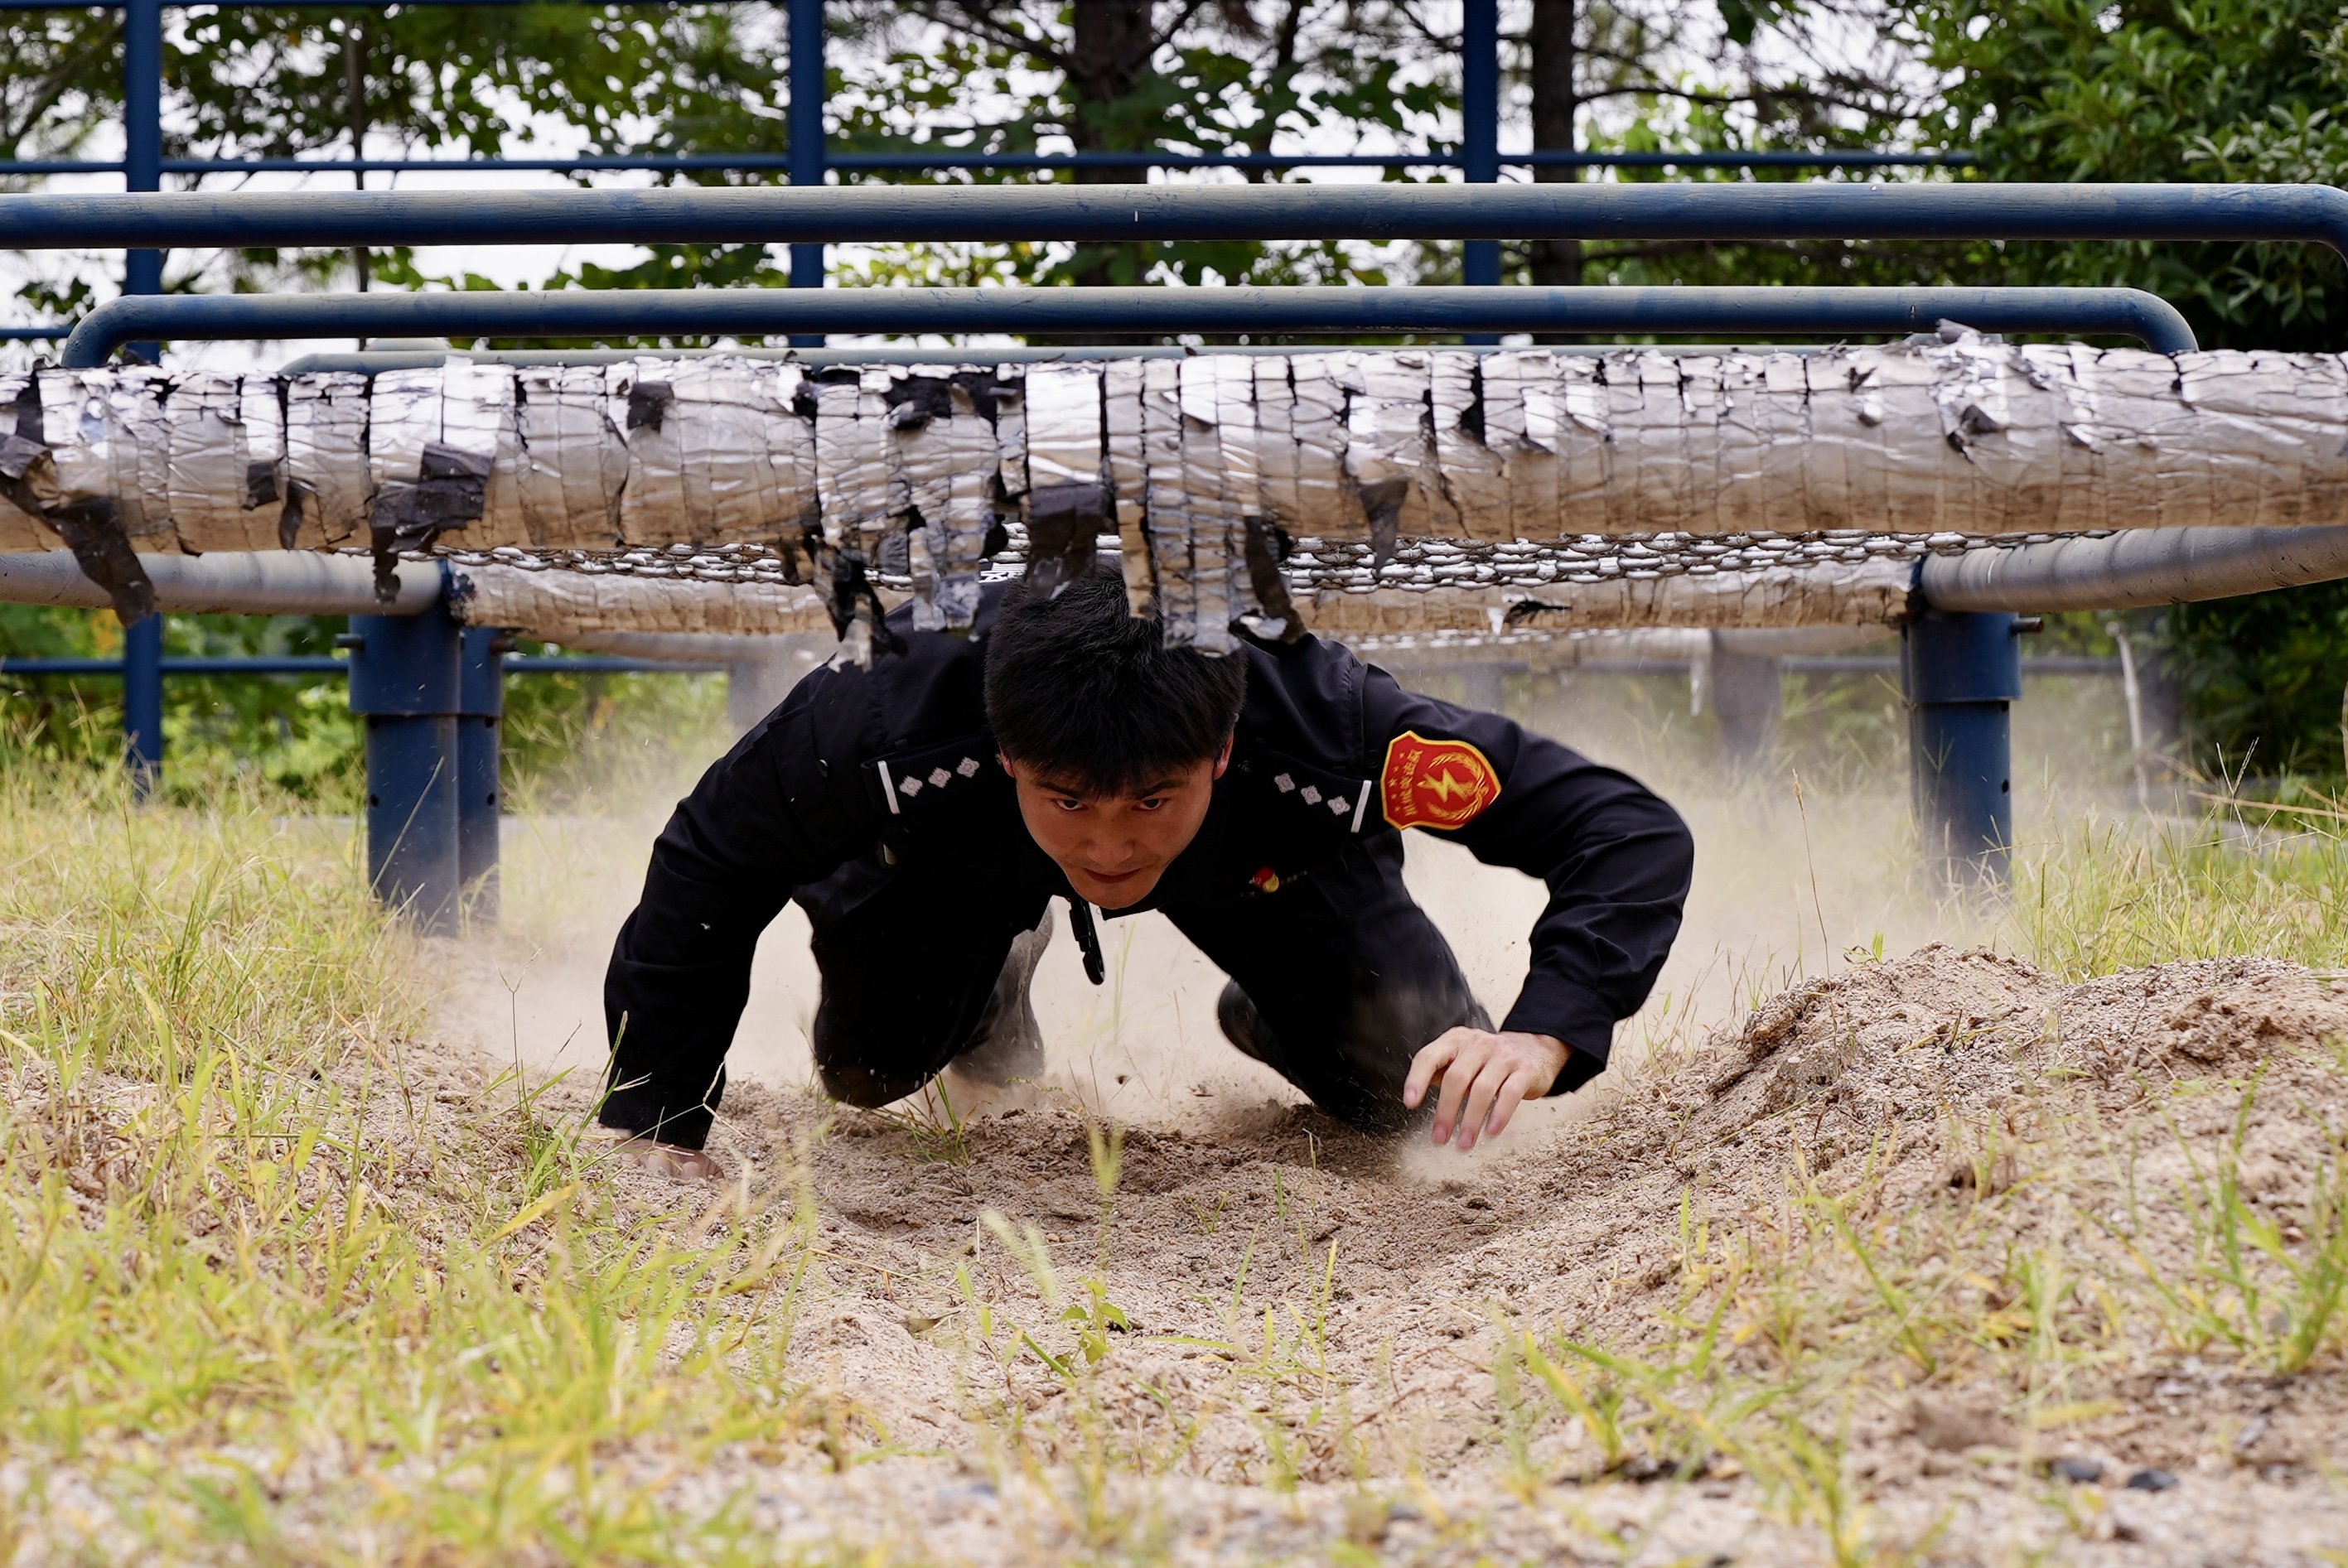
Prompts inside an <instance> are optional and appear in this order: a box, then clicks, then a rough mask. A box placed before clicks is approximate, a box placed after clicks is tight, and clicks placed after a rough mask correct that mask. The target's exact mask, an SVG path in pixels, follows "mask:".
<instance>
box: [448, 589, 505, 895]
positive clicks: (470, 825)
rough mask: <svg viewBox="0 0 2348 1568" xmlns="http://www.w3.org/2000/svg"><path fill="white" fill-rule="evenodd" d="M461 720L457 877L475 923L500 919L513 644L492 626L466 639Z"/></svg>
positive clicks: (467, 630) (473, 628)
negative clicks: (504, 741)
mask: <svg viewBox="0 0 2348 1568" xmlns="http://www.w3.org/2000/svg"><path fill="white" fill-rule="evenodd" d="M463 646H464V670H463V671H462V673H461V675H460V676H459V679H458V704H457V705H458V714H457V877H458V881H460V882H461V883H463V884H464V888H465V908H466V912H467V913H468V914H469V915H470V916H471V917H473V919H474V920H475V921H476V922H494V921H495V920H496V919H497V917H498V818H499V810H500V806H501V804H502V799H503V797H502V796H501V795H500V794H499V784H500V780H499V767H500V764H501V762H502V756H501V752H502V746H501V736H502V732H503V729H504V725H505V712H506V652H507V651H508V650H509V649H510V648H511V647H512V646H513V640H512V639H511V638H510V637H509V636H508V635H507V634H506V633H505V632H504V631H501V630H499V629H497V628H495V627H490V626H469V627H467V628H465V633H464V643H463Z"/></svg>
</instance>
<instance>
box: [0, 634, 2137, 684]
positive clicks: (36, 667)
mask: <svg viewBox="0 0 2348 1568" xmlns="http://www.w3.org/2000/svg"><path fill="white" fill-rule="evenodd" d="M468 635H470V633H468ZM499 664H500V666H501V668H502V669H503V671H504V672H505V673H506V674H508V675H722V674H724V673H725V672H726V666H725V665H723V664H680V663H677V662H675V661H671V660H666V659H621V658H606V657H604V656H602V655H600V654H598V655H591V656H587V657H582V658H570V659H530V658H524V659H517V658H514V657H512V656H511V655H506V656H503V657H501V658H500V659H499ZM2115 667H2116V666H2115ZM350 671H351V666H350V661H348V660H346V659H335V658H330V657H327V656H326V655H324V654H317V655H303V654H261V655H257V656H252V657H236V656H230V657H224V658H184V659H166V660H164V661H163V673H164V674H166V675H212V676H228V677H242V676H247V675H334V676H342V675H347V674H349V673H350ZM121 673H122V661H121V660H119V659H11V658H0V675H96V676H115V677H119V676H120V675H121Z"/></svg>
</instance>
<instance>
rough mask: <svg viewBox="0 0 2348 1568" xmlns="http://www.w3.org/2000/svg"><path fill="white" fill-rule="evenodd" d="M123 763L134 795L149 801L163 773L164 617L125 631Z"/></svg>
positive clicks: (142, 621)
mask: <svg viewBox="0 0 2348 1568" xmlns="http://www.w3.org/2000/svg"><path fill="white" fill-rule="evenodd" d="M122 761H123V764H124V765H125V766H126V767H128V768H129V770H130V793H131V794H133V795H134V796H136V797H137V798H138V799H139V800H145V799H146V798H147V797H148V796H149V794H153V793H154V791H155V781H156V779H157V777H158V775H160V774H161V773H162V771H163V616H162V612H161V611H160V610H158V611H157V612H156V613H154V614H152V615H146V616H141V617H140V618H139V619H138V620H134V621H132V622H131V623H130V624H129V626H127V627H125V628H124V629H123V632H122Z"/></svg>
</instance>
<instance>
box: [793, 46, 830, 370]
mask: <svg viewBox="0 0 2348 1568" xmlns="http://www.w3.org/2000/svg"><path fill="white" fill-rule="evenodd" d="M790 7H791V10H790V42H791V118H790V133H791V147H790V154H791V183H792V184H793V185H821V184H822V183H823V170H824V146H823V142H824V131H823V101H824V97H825V91H826V87H827V83H826V81H825V78H824V64H823V0H790ZM791 287H793V288H794V289H820V288H821V287H823V247H822V246H821V245H820V244H815V245H793V246H792V247H791ZM790 341H791V346H793V347H794V348H821V347H822V346H823V339H822V337H821V336H819V335H817V336H809V335H806V334H801V335H799V336H797V337H794V338H792V339H791V340H790Z"/></svg>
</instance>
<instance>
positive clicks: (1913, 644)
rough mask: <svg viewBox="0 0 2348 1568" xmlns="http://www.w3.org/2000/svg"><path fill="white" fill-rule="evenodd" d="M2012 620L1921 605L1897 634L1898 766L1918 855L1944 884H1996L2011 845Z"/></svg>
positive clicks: (2017, 652)
mask: <svg viewBox="0 0 2348 1568" xmlns="http://www.w3.org/2000/svg"><path fill="white" fill-rule="evenodd" d="M2016 630H2018V623H2017V619H2016V618H2015V617H2014V616H2013V615H2009V614H2005V613H2003V612H2000V611H1980V610H1976V611H1959V610H1924V611H1923V612H1922V613H1921V614H1920V615H1918V616H1916V617H1915V619H1913V620H1910V621H1909V623H1908V624H1907V626H1906V627H1905V628H1903V629H1902V630H1901V633H1900V686H1901V689H1902V690H1903V691H1904V692H1906V693H1907V697H1908V745H1909V757H1908V770H1909V781H1910V785H1911V787H1912V794H1913V799H1914V804H1915V812H1916V831H1917V835H1918V837H1919V838H1920V839H1921V842H1922V845H1923V851H1924V858H1925V859H1926V861H1927V862H1929V863H1931V864H1932V865H1934V866H1938V867H1939V869H1940V871H1941V876H1943V878H1944V879H1945V880H1946V881H1947V882H1948V883H1949V884H1950V885H1952V886H1967V885H1983V884H1986V885H1989V886H2003V885H2004V883H2005V880H2006V875H2007V869H2008V862H2009V860H2010V857H2011V855H2012V850H2013V713H2012V712H2011V709H2012V704H2013V700H2014V699H2015V698H2017V697H2019V696H2021V695H2022V650H2021V645H2020V643H2019V641H2017V640H2016V637H2015V632H2016Z"/></svg>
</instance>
